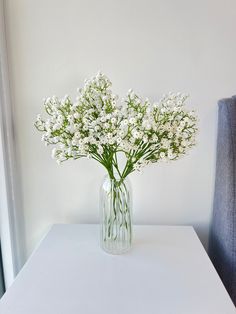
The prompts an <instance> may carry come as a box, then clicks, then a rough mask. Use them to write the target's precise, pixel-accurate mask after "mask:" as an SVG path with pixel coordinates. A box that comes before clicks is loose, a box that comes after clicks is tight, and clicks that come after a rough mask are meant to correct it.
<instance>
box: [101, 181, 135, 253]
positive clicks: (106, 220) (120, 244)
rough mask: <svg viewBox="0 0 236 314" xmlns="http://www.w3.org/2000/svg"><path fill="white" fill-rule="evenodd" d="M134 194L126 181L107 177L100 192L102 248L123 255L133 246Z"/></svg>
mask: <svg viewBox="0 0 236 314" xmlns="http://www.w3.org/2000/svg"><path fill="white" fill-rule="evenodd" d="M131 207H132V193H131V185H130V182H129V180H128V178H126V179H124V180H123V179H122V180H121V179H110V177H109V176H106V177H105V179H104V181H103V183H102V186H101V190H100V214H101V247H102V248H103V249H104V250H105V251H106V252H108V253H110V254H122V253H124V252H127V251H128V250H129V249H130V248H131V244H132V217H131V216H132V208H131Z"/></svg>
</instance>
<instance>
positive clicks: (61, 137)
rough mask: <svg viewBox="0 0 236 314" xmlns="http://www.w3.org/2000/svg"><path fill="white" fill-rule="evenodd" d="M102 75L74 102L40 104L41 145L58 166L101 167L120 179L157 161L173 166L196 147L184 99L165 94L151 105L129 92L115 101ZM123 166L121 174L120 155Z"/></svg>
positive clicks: (54, 99)
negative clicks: (72, 162)
mask: <svg viewBox="0 0 236 314" xmlns="http://www.w3.org/2000/svg"><path fill="white" fill-rule="evenodd" d="M111 85H112V84H111V81H110V80H109V79H108V78H107V77H106V76H105V75H104V74H102V73H98V74H97V75H96V76H95V77H93V78H91V79H90V80H86V81H85V85H84V87H83V88H82V89H79V91H78V92H79V94H78V97H77V99H76V101H75V102H72V100H71V99H70V97H69V96H67V95H66V96H65V97H64V98H63V99H59V98H57V97H56V96H53V97H50V98H47V99H46V100H45V101H44V108H45V111H46V113H47V114H48V115H49V118H48V119H46V120H44V119H42V118H41V116H40V115H38V117H37V120H36V122H35V126H36V128H37V129H38V130H39V131H41V132H42V133H43V135H42V141H44V142H45V144H46V145H48V144H53V145H55V148H53V150H52V157H53V158H55V159H56V160H57V162H58V163H61V162H64V161H66V160H68V159H78V158H81V157H88V158H93V159H95V160H96V161H98V162H99V163H101V164H102V165H103V166H104V167H105V168H106V170H107V171H108V174H109V176H110V178H112V179H114V178H115V174H117V173H118V175H119V177H120V178H121V179H124V178H125V177H127V176H128V175H129V174H130V173H131V172H133V171H134V170H141V168H143V167H144V166H146V165H148V164H151V163H155V162H158V161H168V160H171V161H172V160H176V159H178V158H179V157H181V156H183V155H184V154H185V153H186V152H187V150H188V149H189V148H191V147H192V146H194V145H195V136H196V131H197V127H196V121H197V119H196V116H195V113H194V112H193V111H188V110H187V109H186V108H185V102H186V99H187V98H188V96H187V95H185V94H181V93H177V94H174V93H169V94H168V95H164V96H163V97H162V98H161V99H160V100H159V102H156V103H153V104H151V103H150V101H149V100H148V99H145V100H143V99H142V98H141V97H139V96H138V95H137V94H135V93H134V91H133V90H129V91H128V94H127V96H126V98H125V99H123V100H122V101H119V99H118V97H117V95H115V94H113V93H112V90H111ZM119 153H124V154H125V157H126V165H125V167H124V168H123V169H120V167H119V164H118V154H119Z"/></svg>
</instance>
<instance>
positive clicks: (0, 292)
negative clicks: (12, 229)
mask: <svg viewBox="0 0 236 314" xmlns="http://www.w3.org/2000/svg"><path fill="white" fill-rule="evenodd" d="M4 292H5V284H4V276H3V265H2V251H1V244H0V298H1V297H2V295H3V294H4Z"/></svg>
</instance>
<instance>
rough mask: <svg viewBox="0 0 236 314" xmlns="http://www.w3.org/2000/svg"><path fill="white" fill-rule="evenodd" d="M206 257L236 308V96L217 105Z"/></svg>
mask: <svg viewBox="0 0 236 314" xmlns="http://www.w3.org/2000/svg"><path fill="white" fill-rule="evenodd" d="M213 207H214V208H213V217H212V227H211V232H210V239H209V256H210V258H211V260H212V262H213V264H214V266H215V268H216V270H217V272H218V273H219V275H220V277H221V279H222V281H223V283H224V285H225V287H226V289H227V290H228V293H229V295H230V296H231V298H232V300H233V302H234V304H235V305H236V97H235V96H233V97H231V98H227V99H222V100H220V101H219V102H218V136H217V156H216V178H215V195H214V205H213Z"/></svg>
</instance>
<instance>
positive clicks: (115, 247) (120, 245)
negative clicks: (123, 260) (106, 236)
mask: <svg viewBox="0 0 236 314" xmlns="http://www.w3.org/2000/svg"><path fill="white" fill-rule="evenodd" d="M101 248H102V249H103V251H105V252H106V253H108V254H112V255H121V254H124V253H127V252H128V251H130V249H131V244H129V243H124V242H123V241H113V240H106V241H102V243H101Z"/></svg>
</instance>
